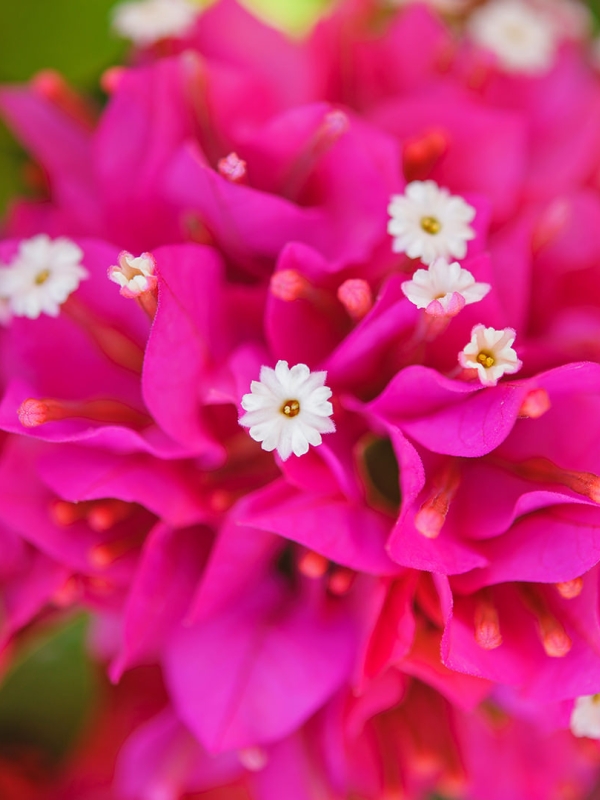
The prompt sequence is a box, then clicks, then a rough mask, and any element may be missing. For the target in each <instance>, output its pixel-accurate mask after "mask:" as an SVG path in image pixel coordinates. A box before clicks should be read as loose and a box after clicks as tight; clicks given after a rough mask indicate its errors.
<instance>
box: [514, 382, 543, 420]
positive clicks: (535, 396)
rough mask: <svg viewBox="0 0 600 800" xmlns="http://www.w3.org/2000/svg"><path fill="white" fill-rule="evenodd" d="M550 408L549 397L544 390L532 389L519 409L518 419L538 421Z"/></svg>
mask: <svg viewBox="0 0 600 800" xmlns="http://www.w3.org/2000/svg"><path fill="white" fill-rule="evenodd" d="M550 406H551V403H550V397H549V396H548V392H547V391H546V390H545V389H542V388H539V389H532V390H531V391H530V392H529V393H528V394H527V396H526V397H525V400H524V401H523V405H522V406H521V408H520V409H519V417H526V418H529V419H538V417H541V416H542V415H543V414H545V413H546V411H548V410H549V408H550Z"/></svg>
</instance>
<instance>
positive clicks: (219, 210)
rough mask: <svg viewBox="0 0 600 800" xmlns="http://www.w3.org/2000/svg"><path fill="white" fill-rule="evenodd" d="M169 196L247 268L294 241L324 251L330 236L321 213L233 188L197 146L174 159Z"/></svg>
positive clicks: (277, 253)
mask: <svg viewBox="0 0 600 800" xmlns="http://www.w3.org/2000/svg"><path fill="white" fill-rule="evenodd" d="M169 191H170V195H171V196H172V197H173V200H174V201H175V202H177V203H178V204H179V206H180V207H181V208H182V210H183V211H186V212H195V213H197V214H198V216H199V218H200V219H201V220H202V222H203V223H204V224H205V225H206V227H207V228H208V230H209V231H210V233H211V234H212V236H213V237H214V238H215V240H216V241H217V243H218V244H219V246H220V247H221V248H222V249H223V250H224V252H225V253H226V254H227V255H228V256H230V257H232V258H236V259H239V260H240V261H241V262H242V263H244V262H252V261H253V259H258V258H264V257H269V258H276V257H277V256H278V255H279V252H280V251H281V249H282V248H283V247H284V245H285V244H287V243H288V242H290V241H301V242H305V243H306V244H310V245H312V246H313V247H317V249H319V248H318V245H319V244H320V243H321V242H322V241H323V238H324V236H325V233H326V224H325V221H324V216H323V212H322V211H321V210H319V209H313V208H301V207H299V206H296V205H294V204H293V203H290V202H289V201H288V200H284V199H283V198H280V197H277V196H275V195H270V194H266V193H264V192H259V191H256V190H255V189H251V188H249V187H248V186H238V185H236V184H233V183H230V182H229V181H227V180H226V179H225V178H222V177H221V176H220V175H219V174H218V173H216V172H214V171H213V170H212V169H210V168H209V167H206V166H205V165H204V164H203V163H202V160H201V158H200V157H199V155H198V153H197V151H196V150H195V149H194V148H193V147H192V146H189V147H187V148H185V149H183V150H182V151H181V152H180V153H179V154H178V155H177V156H176V158H175V159H174V161H173V164H172V167H171V170H170V173H169Z"/></svg>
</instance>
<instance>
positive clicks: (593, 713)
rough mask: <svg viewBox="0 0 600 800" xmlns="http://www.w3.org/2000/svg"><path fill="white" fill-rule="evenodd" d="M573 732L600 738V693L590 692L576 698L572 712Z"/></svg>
mask: <svg viewBox="0 0 600 800" xmlns="http://www.w3.org/2000/svg"><path fill="white" fill-rule="evenodd" d="M570 724H571V733H572V734H573V735H574V736H589V738H590V739H600V694H590V695H585V696H584V697H578V698H577V699H576V700H575V705H574V706H573V711H572V713H571V723H570Z"/></svg>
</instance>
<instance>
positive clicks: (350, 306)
mask: <svg viewBox="0 0 600 800" xmlns="http://www.w3.org/2000/svg"><path fill="white" fill-rule="evenodd" d="M337 297H338V300H339V301H340V303H341V304H342V305H343V306H344V308H345V309H346V311H347V312H348V314H349V316H350V317H351V319H352V320H353V321H354V322H359V321H360V320H361V319H362V318H363V317H365V316H366V315H367V314H368V313H369V311H370V310H371V308H372V307H373V293H372V291H371V287H370V286H369V284H368V283H367V281H363V280H361V279H360V278H350V279H349V280H347V281H344V283H342V284H341V286H340V287H339V288H338V290H337Z"/></svg>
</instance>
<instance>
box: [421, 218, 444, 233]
mask: <svg viewBox="0 0 600 800" xmlns="http://www.w3.org/2000/svg"><path fill="white" fill-rule="evenodd" d="M421 227H422V228H423V230H424V231H425V233H430V234H431V235H432V236H435V234H436V233H439V232H440V231H441V230H442V223H441V222H440V221H439V220H438V219H436V218H435V217H421Z"/></svg>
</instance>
